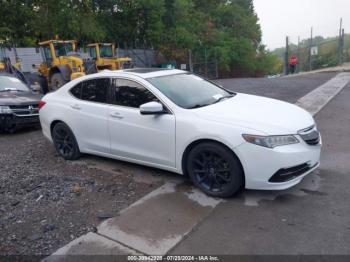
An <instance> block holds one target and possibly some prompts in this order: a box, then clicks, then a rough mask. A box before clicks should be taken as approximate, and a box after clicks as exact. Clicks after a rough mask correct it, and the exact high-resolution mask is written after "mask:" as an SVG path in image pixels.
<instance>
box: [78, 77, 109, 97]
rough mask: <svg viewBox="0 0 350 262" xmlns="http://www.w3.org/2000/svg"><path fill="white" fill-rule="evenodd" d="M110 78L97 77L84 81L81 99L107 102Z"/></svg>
mask: <svg viewBox="0 0 350 262" xmlns="http://www.w3.org/2000/svg"><path fill="white" fill-rule="evenodd" d="M109 85H110V79H109V78H96V79H91V80H87V81H84V82H83V85H82V91H81V99H82V100H86V101H92V102H99V103H107V100H108V88H109Z"/></svg>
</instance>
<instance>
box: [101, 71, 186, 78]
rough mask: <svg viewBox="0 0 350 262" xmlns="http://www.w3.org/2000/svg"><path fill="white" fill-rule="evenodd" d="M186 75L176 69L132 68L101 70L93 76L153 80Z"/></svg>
mask: <svg viewBox="0 0 350 262" xmlns="http://www.w3.org/2000/svg"><path fill="white" fill-rule="evenodd" d="M185 73H188V72H187V71H183V70H178V69H167V68H133V69H124V70H116V71H110V70H103V71H102V72H100V73H97V74H95V75H96V76H97V75H105V74H108V75H109V76H110V75H112V76H113V75H115V76H120V75H124V76H127V75H133V76H138V77H141V78H144V79H147V78H153V77H159V76H167V75H176V74H185Z"/></svg>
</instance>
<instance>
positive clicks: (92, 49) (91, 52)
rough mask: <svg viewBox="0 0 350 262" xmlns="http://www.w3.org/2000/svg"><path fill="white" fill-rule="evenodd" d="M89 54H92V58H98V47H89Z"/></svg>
mask: <svg viewBox="0 0 350 262" xmlns="http://www.w3.org/2000/svg"><path fill="white" fill-rule="evenodd" d="M89 54H90V56H91V58H94V59H96V49H95V47H89Z"/></svg>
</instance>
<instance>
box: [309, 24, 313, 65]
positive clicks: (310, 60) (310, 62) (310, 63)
mask: <svg viewBox="0 0 350 262" xmlns="http://www.w3.org/2000/svg"><path fill="white" fill-rule="evenodd" d="M312 35H313V28H312V27H311V37H310V50H309V71H311V70H312V59H311V57H312V54H311V50H312V37H313V36H312Z"/></svg>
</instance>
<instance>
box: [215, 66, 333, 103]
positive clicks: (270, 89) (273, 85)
mask: <svg viewBox="0 0 350 262" xmlns="http://www.w3.org/2000/svg"><path fill="white" fill-rule="evenodd" d="M336 74H337V73H334V72H325V73H317V74H307V75H295V76H289V77H279V78H237V79H221V80H216V81H215V82H217V83H218V84H220V85H222V86H223V87H225V88H227V89H229V90H231V91H235V92H241V93H247V94H253V95H259V96H266V97H270V98H275V99H280V100H283V101H287V102H289V103H295V102H296V101H297V100H298V99H299V98H301V97H303V96H305V95H306V94H307V93H309V92H311V91H312V90H313V89H315V88H316V87H318V86H320V85H322V84H324V83H325V82H327V81H328V80H330V79H331V78H333V77H334V76H335V75H336Z"/></svg>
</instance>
